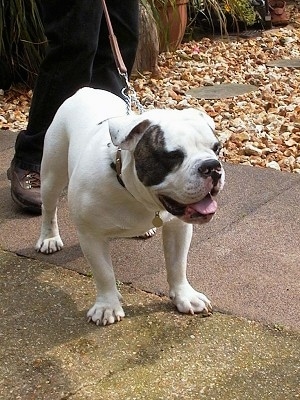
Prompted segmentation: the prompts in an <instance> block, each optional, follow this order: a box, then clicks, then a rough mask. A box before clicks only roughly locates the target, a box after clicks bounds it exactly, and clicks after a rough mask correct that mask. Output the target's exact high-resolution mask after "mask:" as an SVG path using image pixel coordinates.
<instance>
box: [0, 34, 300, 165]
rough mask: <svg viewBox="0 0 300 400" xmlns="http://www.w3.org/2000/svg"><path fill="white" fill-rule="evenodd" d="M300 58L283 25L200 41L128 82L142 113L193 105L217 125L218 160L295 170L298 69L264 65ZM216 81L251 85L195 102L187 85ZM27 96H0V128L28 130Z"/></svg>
mask: <svg viewBox="0 0 300 400" xmlns="http://www.w3.org/2000/svg"><path fill="white" fill-rule="evenodd" d="M295 58H300V30H299V29H297V27H286V28H281V29H276V30H275V29H273V30H269V31H265V32H262V33H261V35H260V36H258V37H257V38H250V39H239V38H233V37H229V38H227V39H226V38H224V39H223V40H218V39H208V38H204V39H202V40H199V41H192V42H189V43H185V44H183V45H182V46H181V47H180V49H179V50H177V51H176V52H174V53H163V54H161V55H160V56H159V67H160V70H161V73H160V76H159V77H153V76H151V74H150V73H149V74H147V73H145V74H142V75H139V76H137V77H134V79H132V85H133V87H134V89H135V90H136V92H137V95H138V98H139V99H140V101H141V103H142V105H143V106H144V108H145V109H149V108H153V107H158V108H164V107H169V108H177V109H182V108H186V107H196V108H201V109H204V110H205V111H206V112H207V113H208V114H209V115H211V116H212V117H213V118H214V120H215V122H216V133H217V135H218V137H219V138H220V140H221V142H222V143H223V146H224V148H223V152H222V157H223V159H224V160H226V161H229V162H232V163H235V164H237V163H242V164H247V165H254V166H261V167H270V168H275V169H278V170H284V171H290V172H297V173H300V69H297V68H278V67H268V66H267V65H266V63H267V62H269V61H272V60H276V59H295ZM221 83H240V84H241V83H242V84H252V85H256V86H257V88H258V89H257V90H256V91H253V92H251V93H248V94H245V95H240V96H236V97H232V98H226V99H220V100H205V99H196V98H194V97H191V96H189V95H187V94H186V93H187V91H188V90H189V89H191V88H195V87H201V86H205V85H206V86H207V85H217V84H221ZM30 98H31V92H29V93H26V92H24V93H18V92H16V91H14V90H11V91H8V92H7V93H4V94H2V96H0V129H1V128H2V129H10V130H13V131H15V130H19V129H23V128H24V127H26V121H27V117H28V111H29V105H30Z"/></svg>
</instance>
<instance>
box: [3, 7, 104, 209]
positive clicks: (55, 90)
mask: <svg viewBox="0 0 300 400" xmlns="http://www.w3.org/2000/svg"><path fill="white" fill-rule="evenodd" d="M39 5H40V9H41V13H42V19H43V23H44V28H45V33H46V36H47V38H48V49H47V54H46V56H45V59H44V60H43V62H42V64H41V67H40V71H39V75H38V78H37V82H36V86H35V89H34V94H33V98H32V104H31V108H30V114H29V121H28V127H27V130H25V131H22V132H20V133H19V135H18V138H17V140H16V145H15V156H14V159H13V161H12V163H11V167H10V169H9V170H8V177H9V179H10V180H11V193H12V198H13V200H14V201H15V202H16V203H17V204H19V205H20V206H21V207H23V208H25V209H28V210H30V211H35V212H40V208H41V198H40V184H39V169H40V163H41V158H42V153H43V144H44V136H45V133H46V130H47V129H48V127H49V125H50V123H51V121H52V119H53V117H54V115H55V113H56V111H57V109H58V107H59V106H60V105H61V104H62V103H63V101H64V100H65V99H66V98H68V97H69V96H71V95H72V94H73V93H75V92H76V91H77V90H78V89H79V88H80V87H82V86H86V85H89V83H90V80H91V73H92V65H93V60H94V56H95V52H96V49H97V46H98V38H99V30H100V23H101V17H102V7H101V2H100V1H99V0H90V1H89V4H87V3H86V2H84V1H82V0H64V1H61V0H40V3H39Z"/></svg>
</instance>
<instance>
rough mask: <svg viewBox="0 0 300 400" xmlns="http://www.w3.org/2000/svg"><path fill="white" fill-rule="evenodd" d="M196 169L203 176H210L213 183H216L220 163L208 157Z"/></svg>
mask: <svg viewBox="0 0 300 400" xmlns="http://www.w3.org/2000/svg"><path fill="white" fill-rule="evenodd" d="M198 171H199V173H200V175H201V176H203V177H204V178H208V177H209V176H211V177H212V179H213V181H214V183H215V184H216V183H217V182H218V180H219V179H220V178H221V172H222V167H221V163H220V162H219V161H218V160H215V159H208V160H205V161H203V162H202V163H201V165H200V167H199V168H198Z"/></svg>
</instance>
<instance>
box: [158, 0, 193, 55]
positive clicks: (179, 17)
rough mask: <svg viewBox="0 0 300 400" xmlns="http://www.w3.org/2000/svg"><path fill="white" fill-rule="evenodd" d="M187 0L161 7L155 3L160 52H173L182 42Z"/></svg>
mask: <svg viewBox="0 0 300 400" xmlns="http://www.w3.org/2000/svg"><path fill="white" fill-rule="evenodd" d="M188 2H189V0H176V5H174V4H173V3H172V2H169V4H166V5H163V6H162V5H161V2H160V1H159V0H158V1H157V5H156V8H157V11H158V14H159V19H160V21H159V23H158V31H159V37H160V51H161V52H162V51H174V50H176V49H177V48H178V46H179V45H180V43H181V42H182V39H183V36H184V33H185V29H186V25H187V4H188Z"/></svg>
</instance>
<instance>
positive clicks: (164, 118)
mask: <svg viewBox="0 0 300 400" xmlns="http://www.w3.org/2000/svg"><path fill="white" fill-rule="evenodd" d="M109 126H110V133H111V137H112V141H113V143H114V144H115V145H117V146H119V147H120V148H121V149H124V150H129V151H130V152H131V154H132V156H133V158H134V160H135V169H136V174H137V177H138V179H139V181H140V182H141V183H142V184H143V185H144V186H145V187H147V188H148V189H149V190H150V191H151V192H152V194H154V195H155V197H156V198H157V199H158V201H159V203H160V204H161V205H162V206H163V208H164V209H166V210H167V211H168V212H169V213H171V214H173V215H175V216H176V217H178V218H180V219H181V220H183V221H184V222H188V223H196V224H201V223H204V222H208V221H209V220H210V219H211V218H212V216H213V215H214V214H215V212H216V209H217V203H216V200H215V198H214V197H215V196H216V195H217V194H218V192H219V191H220V190H221V189H222V188H223V185H224V177H225V174H224V170H223V167H222V165H221V163H220V161H219V160H218V154H219V151H220V143H219V141H218V140H217V138H216V136H215V134H214V122H213V120H212V119H211V118H210V117H209V116H208V115H207V114H205V113H204V112H201V111H199V110H195V109H187V110H181V111H179V110H151V111H148V112H145V113H143V114H142V115H133V116H130V117H129V116H126V117H121V118H115V119H111V120H110V121H109Z"/></svg>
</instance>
